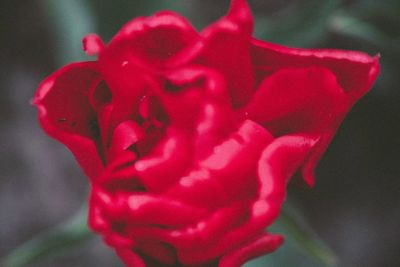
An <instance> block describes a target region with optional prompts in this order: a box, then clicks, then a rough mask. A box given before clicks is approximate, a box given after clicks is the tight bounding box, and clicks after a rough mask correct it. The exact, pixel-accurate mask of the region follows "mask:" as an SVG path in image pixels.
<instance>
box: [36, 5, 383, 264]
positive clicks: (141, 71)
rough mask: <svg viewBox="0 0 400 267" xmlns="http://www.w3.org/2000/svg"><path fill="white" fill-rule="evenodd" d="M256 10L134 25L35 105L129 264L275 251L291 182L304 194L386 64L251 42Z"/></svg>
mask: <svg viewBox="0 0 400 267" xmlns="http://www.w3.org/2000/svg"><path fill="white" fill-rule="evenodd" d="M252 30H253V21H252V17H251V13H250V11H249V9H248V6H247V4H246V1H245V0H232V5H231V9H230V11H229V13H228V15H227V16H226V17H224V18H222V19H221V20H219V21H218V22H216V23H214V24H213V25H211V26H209V27H208V28H206V29H205V30H204V31H202V32H201V33H200V34H199V33H197V32H196V31H195V30H194V29H193V28H192V26H191V25H190V24H189V23H188V22H187V21H186V20H185V19H184V18H182V17H180V16H179V15H177V14H174V13H172V12H168V11H166V12H160V13H157V14H155V15H153V16H151V17H148V18H137V19H135V20H133V21H131V22H129V23H128V24H126V25H125V26H124V27H123V28H122V29H121V30H120V32H119V33H118V34H117V35H116V36H115V37H114V38H113V39H112V40H111V42H110V43H109V44H108V45H107V46H105V45H104V44H103V43H102V41H101V40H100V38H99V37H97V36H96V35H89V36H87V37H86V38H85V39H84V49H85V51H86V52H87V53H88V54H90V55H92V54H98V60H97V61H92V62H81V63H75V64H71V65H68V66H66V67H64V68H62V69H61V70H59V71H57V72H56V73H54V74H52V75H51V76H50V77H49V78H47V79H46V80H45V81H44V82H43V83H42V84H41V86H40V88H39V89H38V91H37V94H36V96H35V99H34V103H35V105H36V106H37V107H38V109H39V119H40V122H41V124H42V126H43V128H44V129H45V130H46V132H47V133H48V134H49V135H51V136H52V137H54V138H56V139H58V140H59V141H60V142H62V143H64V144H65V145H66V146H67V147H68V148H69V149H70V150H71V151H72V152H73V153H74V155H75V157H76V159H77V161H78V162H79V164H80V165H81V166H82V168H83V170H84V171H85V173H86V174H87V176H88V177H89V178H90V181H91V184H92V191H91V197H90V205H89V208H90V211H89V224H90V226H91V228H92V229H94V230H95V231H97V232H99V233H100V234H101V235H102V236H103V237H104V240H105V241H106V242H107V243H108V244H109V245H110V246H112V247H114V248H115V249H116V251H117V253H118V255H119V256H120V257H121V258H122V260H123V261H124V262H125V263H126V264H127V265H128V266H135V267H137V266H146V265H147V266H178V265H179V266H223V267H232V266H240V265H241V264H243V263H244V262H246V261H247V260H249V259H250V258H253V257H256V256H259V255H262V254H265V253H268V252H271V251H273V250H274V249H276V248H277V247H278V246H279V245H280V244H281V243H282V238H281V237H280V236H278V235H273V234H270V233H268V232H264V229H265V228H266V227H268V226H269V225H271V223H272V222H273V221H274V219H276V217H277V216H278V214H279V211H280V207H281V204H282V202H283V200H284V198H285V191H286V184H287V183H288V181H289V179H290V178H291V177H292V175H293V174H294V173H295V172H296V171H298V170H300V171H301V172H302V174H303V177H304V179H305V181H306V183H307V184H309V185H312V184H313V183H314V179H313V170H314V168H315V166H316V163H317V161H318V160H319V158H320V157H321V155H322V154H323V152H324V151H325V149H326V147H327V145H328V143H329V142H330V140H331V139H332V137H333V135H334V133H335V131H336V129H337V127H338V126H339V124H340V122H341V121H342V119H343V117H344V116H345V114H346V113H347V112H348V111H349V109H350V107H351V106H352V105H353V104H354V103H355V102H356V101H357V99H359V98H360V97H361V96H362V95H364V94H365V93H366V92H367V91H368V90H369V88H370V86H371V84H372V83H373V81H374V80H375V78H376V77H377V75H378V72H379V65H378V58H377V57H374V58H371V57H369V56H368V55H366V54H363V53H360V52H348V51H340V50H304V49H293V48H287V47H283V46H279V45H275V44H271V43H267V42H263V41H258V40H255V39H253V38H252V37H251V34H252Z"/></svg>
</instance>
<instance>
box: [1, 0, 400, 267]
mask: <svg viewBox="0 0 400 267" xmlns="http://www.w3.org/2000/svg"><path fill="white" fill-rule="evenodd" d="M248 2H249V4H250V6H251V7H252V10H253V13H254V15H255V22H256V30H255V35H256V36H257V38H259V39H264V40H268V41H272V42H277V43H281V44H285V45H289V46H296V47H309V48H311V47H331V48H343V49H352V50H362V51H365V52H367V53H369V54H370V55H374V54H377V53H380V54H381V67H382V70H381V75H380V76H379V79H378V81H377V82H376V84H375V85H374V88H373V89H372V91H371V92H370V93H369V94H368V95H366V96H365V97H364V98H363V99H362V100H361V101H360V102H359V103H358V104H357V105H356V106H355V107H354V109H353V110H352V111H351V112H350V114H349V115H348V117H347V118H346V119H345V121H344V123H343V125H342V127H341V128H340V129H339V131H338V133H337V136H336V138H335V139H334V140H333V143H332V144H331V146H330V148H329V149H328V151H327V153H326V155H325V157H324V158H323V159H322V161H321V162H320V164H319V167H318V169H317V184H316V186H315V188H314V189H313V190H309V189H301V188H297V187H293V186H292V187H291V188H290V190H289V202H290V203H291V206H292V207H294V208H296V209H297V211H298V212H299V213H301V214H303V215H304V218H305V221H304V222H305V223H307V224H308V225H309V228H312V229H313V231H314V232H315V235H316V236H319V237H320V240H322V241H323V242H324V243H325V244H327V246H328V247H330V248H331V249H332V251H333V252H334V253H335V254H336V255H337V265H338V266H343V267H382V266H385V267H390V266H393V267H395V266H400V253H399V252H400V251H399V249H400V230H399V225H400V179H399V178H400V156H399V155H400V134H399V133H400V104H399V102H400V90H399V84H400V73H399V71H400V1H399V0H382V1H374V0H248ZM228 5H229V1H228V0H168V1H167V0H158V1H157V0H134V1H133V0H114V1H106V0H57V1H54V0H30V1H11V0H0V90H1V91H0V93H1V96H0V140H2V142H1V143H0V258H2V257H5V256H6V255H8V254H9V253H11V252H12V251H14V250H15V249H16V248H17V247H19V246H20V245H21V244H23V243H24V242H26V241H28V240H30V239H32V238H34V237H35V236H37V235H38V234H39V233H42V232H43V231H45V232H46V231H48V229H54V226H57V225H60V224H62V223H64V222H65V221H66V220H68V219H69V218H71V216H73V214H75V213H76V212H77V211H78V210H79V209H80V208H81V206H82V203H84V202H85V201H86V198H87V192H88V184H87V181H86V178H85V177H84V175H83V174H82V172H81V171H80V170H79V168H78V166H77V164H76V163H75V161H74V159H73V158H72V156H71V154H70V153H69V151H67V150H66V149H65V148H64V147H63V146H62V145H61V144H59V143H57V142H55V141H53V140H51V139H50V138H48V137H47V136H46V135H45V134H44V133H43V131H42V130H41V129H40V128H39V126H38V123H37V119H36V110H35V109H34V108H33V107H31V106H30V105H29V100H30V98H31V97H32V96H33V94H34V92H35V90H36V88H37V86H38V84H39V83H40V81H41V80H42V79H43V78H45V77H46V76H47V75H49V74H50V73H52V72H53V71H54V70H56V69H57V68H59V67H60V66H62V65H64V64H66V63H69V62H73V61H79V60H88V59H89V58H87V57H86V56H85V55H84V53H83V52H82V51H81V38H82V37H83V36H84V35H85V34H87V33H89V32H96V33H98V34H100V35H101V36H102V38H103V39H104V40H105V41H108V40H109V39H110V38H111V37H112V36H113V35H114V34H115V33H116V32H117V31H118V29H119V28H120V27H121V26H122V25H123V24H124V23H126V22H127V21H129V20H130V19H131V18H133V17H135V16H138V15H150V14H152V13H154V12H155V11H157V10H161V9H172V10H175V11H178V12H180V13H182V14H183V15H184V16H186V17H188V18H189V19H190V20H191V21H192V23H193V24H194V25H195V26H196V28H198V29H199V30H201V29H202V28H203V27H204V26H206V25H207V24H209V23H211V22H213V21H215V20H216V19H218V18H219V17H221V16H222V15H223V14H224V13H225V12H226V10H227V8H228ZM74 223H75V224H72V226H71V225H69V227H70V229H75V228H73V227H75V226H76V225H78V226H79V225H82V221H78V222H76V221H75V222H74ZM83 224H84V222H83ZM71 227H72V228H71ZM78 228H79V227H78ZM78 228H77V229H78ZM278 228H279V227H277V229H278ZM79 229H80V228H79ZM52 231H53V230H52ZM73 231H75V230H73ZM73 231H72V232H73ZM79 231H82V230H81V229H80V230H76V231H75V232H73V233H75V234H76V238H75V239H73V238H72V239H71V235H68V236H67V239H66V240H64V241H65V242H64V243H63V241H62V238H61V241H60V240H58V239H57V240H52V242H53V243H51V242H50V243H47V245H48V246H49V244H50V246H52V247H56V246H59V247H60V248H63V249H64V251H63V252H64V253H62V251H61V250H57V251H56V253H53V254H52V257H50V258H47V259H46V260H44V261H38V262H37V263H31V264H29V265H28V266H32V267H50V266H75V267H81V266H82V267H83V266H97V267H108V266H121V265H120V263H119V260H118V259H117V257H116V256H115V255H114V254H113V252H112V251H111V250H109V249H107V248H106V247H105V246H104V245H103V244H102V243H101V241H100V239H99V238H97V237H88V236H87V233H86V232H85V231H83V232H79ZM277 231H279V229H278V230H277ZM47 234H48V232H47ZM64 238H65V236H64ZM68 238H69V239H68ZM68 242H69V243H68ZM78 243H79V245H78ZM68 245H70V248H69V249H68ZM296 246H297V247H298V246H299V244H296V242H294V241H293V242H292V240H291V238H290V236H289V237H288V242H287V243H286V244H285V245H284V247H283V248H282V249H281V250H280V251H278V252H277V253H275V254H272V255H271V256H269V257H265V258H262V259H259V260H257V261H255V262H253V263H251V264H249V265H246V266H277V267H292V266H293V267H299V266H304V267H312V266H326V265H320V264H321V263H318V262H317V261H315V260H314V261H313V260H312V259H311V258H312V257H310V255H307V253H303V252H302V251H301V249H300V250H298V248H297V247H296ZM71 247H72V249H71ZM296 249H297V250H296ZM299 251H300V252H299ZM29 253H35V252H29ZM39 254H40V253H39ZM25 256H26V255H25ZM15 266H17V264H15ZM332 266H333V265H332Z"/></svg>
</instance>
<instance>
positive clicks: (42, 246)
mask: <svg viewBox="0 0 400 267" xmlns="http://www.w3.org/2000/svg"><path fill="white" fill-rule="evenodd" d="M86 214H87V208H86V207H84V208H82V209H81V210H80V211H79V212H78V213H77V214H76V215H75V216H73V218H71V219H70V220H68V221H66V222H65V223H63V224H61V225H59V226H57V227H55V228H53V229H50V230H48V231H45V232H43V233H40V234H38V235H37V236H36V237H34V238H33V239H31V240H30V241H28V242H26V243H25V244H23V245H21V246H20V247H19V248H17V249H16V250H15V251H13V252H12V253H11V254H10V255H8V256H7V257H6V258H5V259H3V260H2V261H0V266H3V267H23V266H31V265H32V264H33V263H37V262H40V261H43V260H46V259H49V258H53V257H56V256H61V255H63V254H65V253H67V252H69V251H71V250H72V249H75V248H77V247H78V246H79V245H83V244H84V243H85V242H86V241H88V240H89V239H91V237H92V236H93V234H92V233H91V232H90V231H89V229H88V227H87V222H86V217H87V215H86Z"/></svg>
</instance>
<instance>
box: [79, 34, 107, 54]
mask: <svg viewBox="0 0 400 267" xmlns="http://www.w3.org/2000/svg"><path fill="white" fill-rule="evenodd" d="M82 44H83V50H84V51H85V53H86V54H87V55H88V56H93V55H97V54H98V53H100V52H101V51H102V50H103V49H104V43H103V41H102V40H101V38H100V37H99V36H98V35H97V34H94V33H91V34H88V35H86V36H85V37H84V38H83V40H82Z"/></svg>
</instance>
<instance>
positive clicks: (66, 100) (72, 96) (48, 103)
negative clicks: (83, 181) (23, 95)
mask: <svg viewBox="0 0 400 267" xmlns="http://www.w3.org/2000/svg"><path fill="white" fill-rule="evenodd" d="M99 75H100V74H99V73H98V71H97V64H96V63H95V62H81V63H75V64H70V65H67V66H66V67H64V68H62V69H60V70H58V71H57V72H55V73H54V74H52V75H51V76H49V77H48V78H47V79H46V80H45V81H43V83H42V84H41V85H40V87H39V89H38V91H37V92H36V95H35V97H34V99H33V104H34V105H36V106H37V108H38V110H39V120H40V123H41V125H42V127H43V129H44V130H45V131H46V132H47V133H48V134H49V135H50V136H52V137H53V138H55V139H57V140H59V141H60V142H62V143H63V144H65V145H66V146H67V147H68V148H69V149H70V150H71V151H72V153H73V154H74V156H75V158H76V159H77V161H78V162H79V164H80V165H81V166H82V168H83V170H84V172H85V173H86V175H87V176H89V177H90V178H91V179H94V178H95V177H97V176H98V175H99V174H100V173H101V172H102V170H103V164H102V161H101V159H100V157H99V153H98V149H99V147H98V144H97V141H98V139H99V137H100V133H99V129H98V126H97V125H98V123H97V117H96V114H95V112H94V110H93V109H92V107H91V105H90V103H89V100H88V97H87V94H88V90H89V88H90V87H91V85H92V83H93V82H96V81H97V79H98V77H99Z"/></svg>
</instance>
